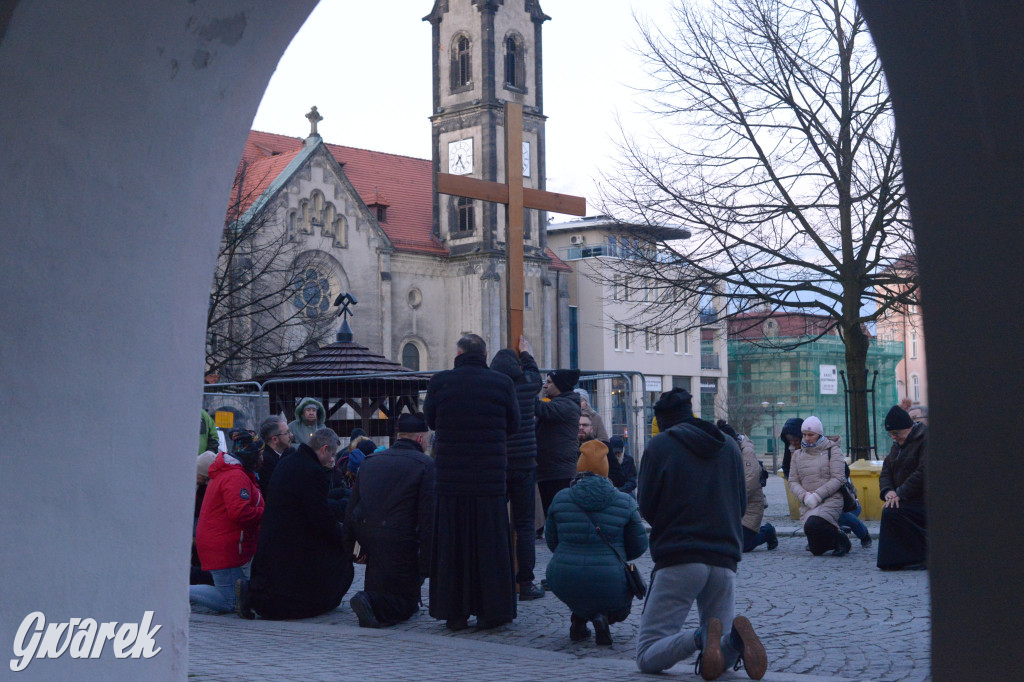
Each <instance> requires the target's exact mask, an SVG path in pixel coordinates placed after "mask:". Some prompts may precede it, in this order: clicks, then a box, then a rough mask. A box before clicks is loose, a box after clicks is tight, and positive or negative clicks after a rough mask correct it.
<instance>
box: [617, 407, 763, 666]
mask: <svg viewBox="0 0 1024 682" xmlns="http://www.w3.org/2000/svg"><path fill="white" fill-rule="evenodd" d="M654 415H655V417H656V418H657V419H658V426H659V428H660V433H658V435H656V436H655V437H654V438H652V439H651V441H650V442H649V443H648V445H647V449H646V450H645V451H644V456H643V459H641V461H640V480H639V487H638V489H637V491H638V493H639V495H638V497H639V501H640V513H641V514H642V515H643V516H644V518H645V519H647V521H648V522H649V523H650V524H651V537H650V547H651V558H653V559H654V570H655V573H654V575H653V577H652V578H651V587H650V592H649V593H648V595H647V603H646V604H645V606H644V613H643V615H642V616H641V618H640V632H639V635H638V637H637V648H636V650H637V657H636V663H637V667H638V668H639V669H640V670H641V672H645V673H654V672H660V671H662V670H667V669H668V668H671V667H672V666H673V665H675V664H676V663H678V662H679V661H682V660H684V659H686V658H688V657H689V656H690V654H692V653H694V652H695V651H700V652H701V654H700V657H699V658H698V668H699V669H700V672H701V675H702V676H703V677H704V679H706V680H713V679H715V678H717V677H718V676H719V675H721V674H722V672H723V671H724V670H725V668H726V666H731V665H733V664H734V663H735V662H736V661H737V659H739V658H742V659H743V663H744V666H745V667H746V670H747V674H748V675H749V676H750V677H751V678H752V679H761V677H763V676H764V674H765V670H766V669H767V665H768V662H767V656H766V655H765V651H764V647H763V646H762V645H761V642H760V640H759V639H758V638H757V635H756V634H755V633H754V630H753V628H752V627H751V625H750V621H748V620H747V619H746V618H745V617H744V616H736V617H735V618H733V615H734V612H735V604H734V593H733V589H734V585H735V580H736V564H737V562H738V561H739V560H740V558H741V557H742V547H743V539H742V537H743V536H742V530H741V529H742V525H741V520H742V518H743V513H744V511H745V510H746V506H747V498H746V481H745V478H744V471H743V459H742V456H741V455H740V451H739V448H738V447H737V446H736V442H735V441H733V440H732V439H731V438H727V437H726V436H725V435H724V434H723V433H722V432H721V431H719V430H718V428H717V427H715V425H714V424H711V423H709V422H706V421H704V420H702V419H697V418H695V417H694V416H693V406H692V403H691V399H690V394H689V393H688V392H687V391H685V390H683V389H680V388H677V389H673V390H672V391H669V392H667V393H663V394H662V395H661V398H660V399H659V400H658V402H657V403H655V405H654ZM695 600H696V602H697V611H698V612H699V614H700V627H699V628H698V629H696V630H682V627H683V625H684V624H685V622H686V617H687V614H689V612H690V608H691V606H692V605H693V602H694V601H695ZM723 623H729V624H731V625H732V629H731V631H730V632H729V633H727V634H725V635H723V634H722V624H723Z"/></svg>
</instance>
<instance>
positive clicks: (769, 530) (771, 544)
mask: <svg viewBox="0 0 1024 682" xmlns="http://www.w3.org/2000/svg"><path fill="white" fill-rule="evenodd" d="M764 527H765V529H766V535H767V536H768V549H769V550H772V549H776V548H778V546H779V535H778V533H776V532H775V526H773V525H772V524H770V523H766V524H764Z"/></svg>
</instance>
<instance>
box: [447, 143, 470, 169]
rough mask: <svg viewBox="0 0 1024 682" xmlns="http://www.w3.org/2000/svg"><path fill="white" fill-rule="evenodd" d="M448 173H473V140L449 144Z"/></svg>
mask: <svg viewBox="0 0 1024 682" xmlns="http://www.w3.org/2000/svg"><path fill="white" fill-rule="evenodd" d="M448 172H449V173H451V174H452V175H466V174H468V173H472V172H473V138H472V137H467V138H466V139H464V140H455V141H454V142H449V143H448Z"/></svg>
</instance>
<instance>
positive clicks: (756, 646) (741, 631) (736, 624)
mask: <svg viewBox="0 0 1024 682" xmlns="http://www.w3.org/2000/svg"><path fill="white" fill-rule="evenodd" d="M847 542H849V540H847ZM729 646H730V647H731V648H733V649H735V650H736V651H738V652H739V655H740V656H739V658H738V659H737V660H736V665H735V667H734V668H733V670H739V667H740V664H742V665H743V668H744V669H745V670H746V671H747V677H749V678H750V679H752V680H759V679H761V678H762V677H764V674H765V672H767V671H768V654H767V653H765V650H764V645H763V644H761V640H760V639H759V638H758V636H757V633H755V632H754V626H753V625H751V624H750V621H749V620H747V618H746V617H745V616H736V618H734V619H733V621H732V631H731V632H730V633H729ZM705 679H707V678H705Z"/></svg>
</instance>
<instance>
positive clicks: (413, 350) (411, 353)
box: [402, 342, 420, 372]
mask: <svg viewBox="0 0 1024 682" xmlns="http://www.w3.org/2000/svg"><path fill="white" fill-rule="evenodd" d="M402 367H405V368H407V369H411V370H413V371H416V372H418V371H420V349H419V348H417V347H416V344H415V343H411V342H410V343H407V344H405V346H403V347H402Z"/></svg>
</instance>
